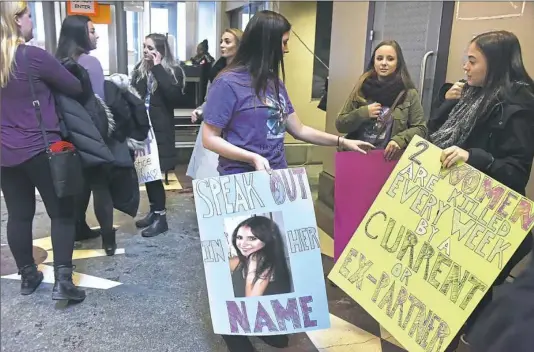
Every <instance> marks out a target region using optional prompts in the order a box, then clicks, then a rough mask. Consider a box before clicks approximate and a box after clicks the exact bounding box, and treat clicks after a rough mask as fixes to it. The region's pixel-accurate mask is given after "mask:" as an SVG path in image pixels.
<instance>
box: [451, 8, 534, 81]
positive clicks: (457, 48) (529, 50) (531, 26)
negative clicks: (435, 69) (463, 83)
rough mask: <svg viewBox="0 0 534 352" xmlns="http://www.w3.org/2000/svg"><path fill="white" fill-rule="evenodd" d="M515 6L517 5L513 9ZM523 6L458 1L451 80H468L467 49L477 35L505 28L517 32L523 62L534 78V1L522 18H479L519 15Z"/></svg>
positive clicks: (454, 21) (452, 47) (453, 31)
mask: <svg viewBox="0 0 534 352" xmlns="http://www.w3.org/2000/svg"><path fill="white" fill-rule="evenodd" d="M512 5H514V6H512ZM521 11H522V3H521V2H519V1H516V2H513V3H511V2H508V1H506V2H463V1H462V2H457V3H456V8H455V16H454V20H453V24H452V34H451V46H450V50H449V63H448V66H447V81H448V82H454V81H457V80H458V79H460V78H463V77H464V72H463V69H462V66H463V60H464V56H465V50H466V48H467V44H468V43H469V41H470V40H471V39H472V38H473V37H474V36H475V35H477V34H480V33H483V32H487V31H491V30H499V29H504V30H507V31H511V32H513V33H514V34H515V35H517V37H518V38H519V41H520V42H521V49H522V51H523V60H524V62H525V65H526V67H527V70H528V71H529V73H530V75H531V76H532V75H534V45H532V44H533V43H534V2H527V3H526V4H525V8H524V12H523V15H522V16H520V17H509V18H495V19H475V20H472V18H476V17H478V18H480V17H499V16H502V15H514V14H519V13H521Z"/></svg>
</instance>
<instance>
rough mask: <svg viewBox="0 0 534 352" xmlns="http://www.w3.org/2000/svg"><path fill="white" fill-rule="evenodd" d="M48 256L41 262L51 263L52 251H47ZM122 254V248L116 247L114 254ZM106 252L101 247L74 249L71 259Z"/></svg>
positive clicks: (99, 255)
mask: <svg viewBox="0 0 534 352" xmlns="http://www.w3.org/2000/svg"><path fill="white" fill-rule="evenodd" d="M47 253H48V257H46V260H45V261H44V262H43V263H52V262H54V253H53V252H52V251H48V252H47ZM117 254H124V248H117V250H116V251H115V255H117ZM106 256H107V254H106V252H105V251H104V250H103V249H75V250H74V252H73V253H72V260H77V259H88V258H97V257H106Z"/></svg>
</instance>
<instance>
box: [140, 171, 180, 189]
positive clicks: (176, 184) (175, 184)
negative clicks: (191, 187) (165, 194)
mask: <svg viewBox="0 0 534 352" xmlns="http://www.w3.org/2000/svg"><path fill="white" fill-rule="evenodd" d="M168 179H169V184H168V185H166V184H165V175H162V181H163V187H164V188H165V190H166V191H174V190H180V189H183V187H182V184H181V183H180V181H178V178H177V177H176V175H175V174H174V172H170V173H169V177H168ZM139 189H140V190H141V191H145V190H146V187H145V185H140V186H139Z"/></svg>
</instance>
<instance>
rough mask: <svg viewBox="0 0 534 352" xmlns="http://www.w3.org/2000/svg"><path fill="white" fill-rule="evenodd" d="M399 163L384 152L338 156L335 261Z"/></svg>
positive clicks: (352, 153)
mask: <svg viewBox="0 0 534 352" xmlns="http://www.w3.org/2000/svg"><path fill="white" fill-rule="evenodd" d="M397 161H398V160H394V161H386V160H385V159H384V151H383V150H373V151H371V152H369V153H368V154H366V155H364V154H360V153H355V152H338V153H336V178H335V185H334V187H335V188H334V259H335V260H337V258H339V256H340V255H341V253H343V250H344V249H345V247H346V246H347V244H348V243H349V241H350V239H351V237H352V235H353V234H354V232H355V231H356V229H357V228H358V226H359V225H360V222H361V221H362V220H363V218H364V217H365V214H367V211H368V210H369V208H370V207H371V205H372V204H373V202H374V201H375V199H376V196H377V195H378V193H380V190H381V189H382V187H383V186H384V184H385V183H386V181H387V179H388V177H389V175H390V174H391V172H392V171H393V169H394V168H395V165H397Z"/></svg>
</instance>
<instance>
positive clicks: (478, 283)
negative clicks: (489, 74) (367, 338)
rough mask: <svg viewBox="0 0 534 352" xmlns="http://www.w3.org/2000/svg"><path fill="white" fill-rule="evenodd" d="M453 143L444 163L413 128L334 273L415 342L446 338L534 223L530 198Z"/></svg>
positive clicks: (441, 342) (420, 345) (418, 346)
mask: <svg viewBox="0 0 534 352" xmlns="http://www.w3.org/2000/svg"><path fill="white" fill-rule="evenodd" d="M452 150H453V151H455V153H454V154H453V153H449V154H447V155H448V156H450V155H455V157H453V158H451V159H449V160H447V165H448V166H449V167H448V168H442V153H443V151H442V150H441V149H439V148H437V147H436V146H434V145H432V144H431V143H429V142H427V141H425V140H423V139H422V138H421V137H418V136H416V137H414V139H413V140H412V142H411V143H410V145H409V146H408V148H407V150H406V151H405V153H404V155H403V156H402V158H401V159H400V160H399V162H398V163H397V166H396V167H395V169H394V170H393V172H392V173H391V175H390V177H389V179H388V180H387V182H386V184H385V185H384V187H383V188H382V191H381V192H380V193H379V195H378V196H377V197H376V200H375V202H374V203H373V205H372V206H371V208H370V209H369V211H368V212H367V215H366V216H365V218H364V219H363V221H362V222H361V224H360V226H359V227H358V229H357V230H356V232H355V234H354V236H353V237H352V239H351V241H350V242H349V244H348V245H347V247H346V248H345V250H344V251H343V253H342V255H341V256H340V258H339V260H338V261H337V262H336V264H335V266H334V268H333V269H332V271H331V273H330V275H329V279H330V280H332V281H333V282H334V283H335V284H336V285H338V286H339V287H340V288H341V289H343V290H344V291H346V292H347V293H348V294H349V295H350V296H351V297H352V298H354V299H355V300H356V301H357V302H358V303H359V304H360V305H361V306H362V307H363V308H364V309H365V310H367V311H368V312H369V313H370V314H371V315H372V316H373V317H374V318H375V319H376V320H377V321H378V322H379V323H380V324H381V325H382V326H384V327H385V328H386V329H387V330H388V331H389V332H390V333H391V334H392V335H393V336H394V337H395V338H396V339H397V340H398V341H399V342H400V343H401V344H402V345H403V346H404V347H405V348H406V349H408V350H409V351H414V352H416V351H427V352H435V351H439V352H441V351H443V350H444V349H445V348H446V347H447V346H448V345H449V344H450V342H451V340H452V339H453V337H454V336H455V335H456V333H457V332H458V331H459V329H460V327H461V326H462V325H463V324H464V322H465V321H466V319H467V318H468V317H469V315H470V314H471V312H472V311H473V309H474V308H475V307H476V306H477V304H478V302H479V301H480V299H481V298H482V297H483V296H484V294H485V293H486V292H487V290H488V289H489V288H490V287H491V285H492V283H493V282H494V281H495V279H496V277H497V275H498V274H499V273H500V272H501V270H502V269H503V267H504V265H505V264H506V263H507V262H508V260H509V259H510V258H511V256H512V254H513V253H514V252H515V250H516V249H517V248H518V246H519V244H520V243H521V242H522V241H523V239H524V238H525V236H526V235H527V234H528V233H529V231H530V230H531V228H532V226H533V225H534V214H533V207H534V205H533V203H532V201H530V200H529V199H527V198H526V197H524V196H522V195H520V194H518V193H516V192H514V191H512V190H511V189H508V188H507V187H505V186H504V185H502V184H500V183H498V182H497V181H495V180H493V179H492V178H490V177H489V176H487V175H485V174H484V173H482V172H480V171H478V170H476V169H474V168H473V167H471V166H470V165H468V164H465V163H463V164H457V163H455V162H456V161H458V160H461V158H462V155H464V156H465V154H463V151H462V150H461V149H459V148H458V149H452ZM456 158H459V159H456ZM452 163H455V164H454V165H449V164H452Z"/></svg>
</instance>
